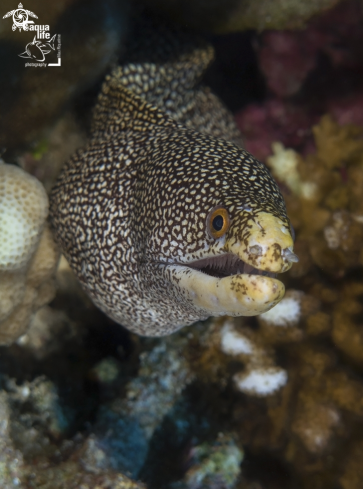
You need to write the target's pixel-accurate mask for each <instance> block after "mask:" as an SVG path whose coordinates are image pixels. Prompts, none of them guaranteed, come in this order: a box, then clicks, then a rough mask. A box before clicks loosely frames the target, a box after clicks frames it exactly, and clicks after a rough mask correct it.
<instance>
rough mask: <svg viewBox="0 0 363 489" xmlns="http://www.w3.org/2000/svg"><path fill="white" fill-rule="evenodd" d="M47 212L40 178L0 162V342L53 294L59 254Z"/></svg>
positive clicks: (24, 325) (9, 337)
mask: <svg viewBox="0 0 363 489" xmlns="http://www.w3.org/2000/svg"><path fill="white" fill-rule="evenodd" d="M47 214H48V199H47V195H46V193H45V190H44V188H43V186H42V185H41V184H40V182H38V181H37V180H36V179H35V178H34V177H32V176H30V175H28V174H27V173H25V172H24V171H23V170H21V169H20V168H17V167H15V166H13V165H7V164H6V163H4V162H1V161H0V344H8V343H11V342H12V341H14V340H16V339H17V338H18V337H19V336H21V335H22V334H23V333H24V332H25V330H26V328H27V326H28V323H29V321H30V317H31V315H32V313H33V312H34V311H35V310H36V309H38V308H39V307H41V306H43V305H44V304H47V303H48V302H49V301H50V300H51V299H52V298H53V297H54V294H55V287H54V279H53V275H54V272H55V268H56V264H57V262H58V256H59V255H58V251H57V249H56V246H55V244H54V242H53V239H52V236H51V233H50V231H49V229H48V228H47V227H46V226H45V220H46V217H47Z"/></svg>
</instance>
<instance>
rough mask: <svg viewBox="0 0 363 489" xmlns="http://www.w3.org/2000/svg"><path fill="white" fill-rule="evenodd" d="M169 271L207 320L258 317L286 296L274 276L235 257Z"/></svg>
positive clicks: (210, 260)
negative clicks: (226, 316)
mask: <svg viewBox="0 0 363 489" xmlns="http://www.w3.org/2000/svg"><path fill="white" fill-rule="evenodd" d="M167 268H168V269H169V270H170V272H171V273H172V279H173V280H175V283H176V284H177V286H178V287H180V288H182V290H183V292H184V295H186V296H187V297H189V300H190V301H191V302H192V303H193V304H194V305H195V306H196V307H197V308H199V309H200V310H201V311H202V313H203V314H204V315H205V316H208V315H209V316H223V315H229V316H255V315H257V314H261V313H263V312H266V311H268V310H270V309H271V308H272V307H274V306H275V305H276V304H277V303H278V302H279V301H280V300H281V299H282V298H283V296H284V293H285V287H284V284H283V283H282V282H280V281H279V280H277V279H276V278H275V276H276V274H275V273H271V272H264V271H263V270H257V269H256V268H254V267H252V266H251V265H248V264H246V263H244V262H242V261H241V260H240V259H239V258H238V257H237V256H236V255H232V254H224V255H219V256H218V257H214V258H208V259H204V260H198V261H194V262H191V263H188V264H169V265H167Z"/></svg>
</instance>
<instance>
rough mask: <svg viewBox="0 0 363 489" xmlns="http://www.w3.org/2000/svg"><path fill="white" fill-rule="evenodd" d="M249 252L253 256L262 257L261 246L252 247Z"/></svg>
mask: <svg viewBox="0 0 363 489" xmlns="http://www.w3.org/2000/svg"><path fill="white" fill-rule="evenodd" d="M249 251H250V253H251V255H257V256H261V255H262V248H261V246H259V245H254V246H251V247H250V249H249Z"/></svg>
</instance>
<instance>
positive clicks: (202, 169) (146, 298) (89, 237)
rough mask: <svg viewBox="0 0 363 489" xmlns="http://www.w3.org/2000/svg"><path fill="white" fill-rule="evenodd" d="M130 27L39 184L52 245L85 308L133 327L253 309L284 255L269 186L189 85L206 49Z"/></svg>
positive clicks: (287, 239) (289, 245)
mask: <svg viewBox="0 0 363 489" xmlns="http://www.w3.org/2000/svg"><path fill="white" fill-rule="evenodd" d="M143 34H144V35H143V38H144V39H147V42H146V43H145V42H144V44H143V45H142V43H141V44H140V43H139V45H137V44H136V45H135V46H134V48H133V49H129V54H128V58H127V60H126V61H125V62H124V63H123V64H122V65H121V66H119V67H117V68H116V69H114V71H113V72H112V73H111V74H110V75H109V76H107V77H106V80H105V82H104V84H103V87H102V92H101V93H100V95H99V98H98V102H97V105H96V107H95V110H94V116H93V126H92V130H91V136H90V139H89V143H88V145H87V146H86V147H85V148H84V149H82V150H81V151H79V152H78V153H77V154H76V155H74V156H73V157H72V158H71V160H70V161H69V162H68V163H67V164H66V165H65V167H64V169H63V171H62V173H61V175H60V177H59V179H58V181H57V183H56V185H55V187H54V189H53V191H52V194H51V199H50V216H51V224H52V227H53V231H54V235H55V237H56V240H57V242H58V243H59V245H60V246H61V248H62V250H63V253H64V254H65V256H66V258H67V259H68V261H69V263H70V265H71V267H72V268H73V270H74V272H75V273H76V274H77V276H78V278H79V280H80V281H81V283H82V285H83V287H84V289H85V290H86V291H87V293H88V294H89V296H90V297H91V298H92V300H93V301H94V303H95V304H96V305H97V306H98V307H99V308H100V309H101V310H102V311H104V312H105V313H106V314H107V315H108V316H109V317H111V318H112V319H113V320H115V321H116V322H118V323H120V324H122V325H123V326H125V327H126V328H128V329H129V330H131V331H133V332H135V333H138V334H141V335H147V336H161V335H165V334H169V333H172V332H173V331H175V330H177V329H179V328H181V327H183V326H186V325H190V324H192V323H194V322H196V321H198V320H204V319H206V318H208V317H209V316H221V315H225V314H227V315H230V316H253V315H257V314H260V313H262V312H265V311H267V310H269V309H271V308H272V307H273V306H275V305H276V304H277V303H278V302H279V301H280V300H281V299H282V297H283V295H284V285H283V284H282V282H280V281H279V280H278V279H276V274H278V273H281V272H285V271H286V270H288V269H289V268H290V267H291V265H292V263H293V262H294V261H297V257H296V255H295V254H294V253H293V238H292V235H291V227H290V222H289V219H288V217H287V214H286V209H285V204H284V201H283V197H282V195H281V193H280V190H279V188H278V186H277V185H276V183H275V182H274V180H273V178H272V177H271V175H270V173H269V171H268V169H267V168H266V167H265V166H264V165H263V164H262V163H260V162H259V161H257V160H256V159H255V158H254V157H253V156H252V155H251V154H249V153H248V152H247V151H245V150H244V149H242V147H241V135H240V133H239V131H238V129H237V127H236V126H235V123H234V121H233V118H232V115H231V114H230V113H229V112H228V110H227V109H226V108H225V107H224V106H223V104H222V103H221V102H220V101H219V99H218V98H217V97H216V96H215V95H214V94H213V93H212V92H211V91H210V90H209V89H208V88H205V87H203V86H202V85H201V84H200V78H201V76H202V74H203V73H204V71H205V70H206V68H207V66H208V65H209V64H210V62H211V61H212V59H213V49H212V48H211V47H210V46H209V45H207V44H205V43H204V42H201V41H198V40H195V39H192V38H190V37H189V36H188V35H184V34H182V33H178V34H177V35H176V34H175V33H173V32H169V31H165V32H163V34H162V36H160V34H159V33H158V36H159V38H161V39H162V42H160V41H158V39H156V37H157V36H155V34H154V33H153V31H152V30H150V32H146V33H145V32H144V33H143Z"/></svg>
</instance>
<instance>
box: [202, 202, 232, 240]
mask: <svg viewBox="0 0 363 489" xmlns="http://www.w3.org/2000/svg"><path fill="white" fill-rule="evenodd" d="M230 224H231V221H230V219H229V215H228V211H227V209H225V208H224V207H222V206H221V205H218V206H217V207H213V209H212V210H211V211H210V213H209V214H208V217H207V231H208V234H209V236H210V237H211V238H215V239H216V238H220V237H222V236H223V235H224V234H226V232H227V231H228V229H229V226H230Z"/></svg>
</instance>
